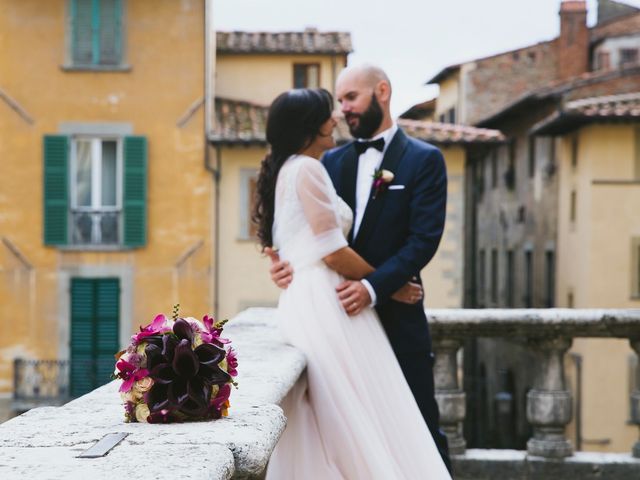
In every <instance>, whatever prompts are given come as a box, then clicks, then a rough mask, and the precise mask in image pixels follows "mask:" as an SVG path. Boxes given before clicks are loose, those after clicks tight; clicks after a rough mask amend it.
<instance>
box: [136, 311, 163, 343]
mask: <svg viewBox="0 0 640 480" xmlns="http://www.w3.org/2000/svg"><path fill="white" fill-rule="evenodd" d="M170 331H171V327H169V326H167V317H165V316H164V315H163V314H160V315H157V316H156V318H154V319H153V322H151V323H150V324H149V325H147V326H146V327H144V328H143V327H140V333H138V334H137V335H134V336H133V337H131V339H132V340H133V342H134V343H135V344H138V343H140V341H141V340H142V339H143V338H145V337H150V336H152V335H158V334H159V333H165V332H170Z"/></svg>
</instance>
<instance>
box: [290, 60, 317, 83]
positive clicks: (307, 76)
mask: <svg viewBox="0 0 640 480" xmlns="http://www.w3.org/2000/svg"><path fill="white" fill-rule="evenodd" d="M319 87H320V64H319V63H296V64H294V65H293V88H319Z"/></svg>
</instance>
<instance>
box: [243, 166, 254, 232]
mask: <svg viewBox="0 0 640 480" xmlns="http://www.w3.org/2000/svg"><path fill="white" fill-rule="evenodd" d="M257 185H258V171H257V170H255V169H243V170H241V171H240V212H241V216H242V217H241V218H240V239H241V240H252V239H255V238H256V235H257V233H258V226H257V225H256V224H255V223H254V222H253V221H252V220H251V217H252V216H253V208H254V205H255V198H256V187H257Z"/></svg>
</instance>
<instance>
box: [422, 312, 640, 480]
mask: <svg viewBox="0 0 640 480" xmlns="http://www.w3.org/2000/svg"><path fill="white" fill-rule="evenodd" d="M427 314H428V318H429V325H430V328H431V334H432V337H433V351H434V354H435V357H436V359H435V366H434V377H435V383H436V397H437V400H438V405H439V407H440V413H441V417H440V424H441V427H442V429H443V430H444V431H445V433H446V434H447V438H448V439H449V445H450V449H451V453H452V454H453V455H454V464H455V468H456V472H457V473H458V475H457V478H514V479H516V478H640V460H638V458H640V441H638V442H636V444H635V445H634V447H633V451H632V452H631V453H629V454H590V453H585V452H577V453H574V452H573V448H572V445H571V442H570V441H569V440H568V438H567V436H566V432H565V429H566V426H567V425H568V424H569V422H570V421H571V419H572V403H573V401H572V395H571V392H570V391H569V390H568V388H567V385H566V381H565V369H564V356H565V353H566V352H567V350H568V349H569V348H570V347H571V344H572V340H573V338H576V337H610V338H625V339H628V340H629V342H630V344H631V347H632V348H633V349H634V351H635V352H636V354H637V355H640V310H591V309H590V310H578V309H540V310H537V309H526V310H525V309H523V310H518V309H511V310H509V309H496V310H491V309H481V310H431V311H428V312H427ZM474 337H492V338H519V339H522V340H524V342H525V343H526V345H527V346H528V348H530V349H531V350H532V351H533V352H534V353H535V354H536V356H537V358H538V359H539V360H538V364H537V365H536V374H537V375H536V380H535V382H534V387H533V389H532V390H530V391H529V393H528V395H527V408H526V413H527V420H528V421H529V423H530V424H531V426H532V427H533V437H532V438H531V439H529V441H528V443H527V451H526V452H521V451H505V450H466V442H465V440H464V436H463V433H462V423H463V421H464V419H465V392H464V391H462V389H461V388H460V385H459V379H458V372H459V369H458V355H457V353H458V351H459V350H460V348H461V347H462V345H463V342H464V340H466V339H469V338H474ZM612 373H616V372H612ZM639 377H640V373H639ZM636 384H637V385H640V378H638V381H637V382H636ZM636 388H638V387H636ZM631 402H632V412H633V414H632V415H633V418H632V421H633V422H634V423H635V424H636V425H638V426H640V391H638V390H635V391H634V392H633V393H632V395H631ZM545 460H546V461H545ZM559 460H563V461H562V462H560V463H559V462H558V461H559ZM498 472H503V474H500V473H498ZM506 472H510V473H506ZM518 472H519V473H518Z"/></svg>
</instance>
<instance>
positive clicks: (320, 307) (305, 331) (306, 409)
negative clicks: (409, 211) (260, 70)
mask: <svg viewBox="0 0 640 480" xmlns="http://www.w3.org/2000/svg"><path fill="white" fill-rule="evenodd" d="M300 159H303V160H300ZM306 159H308V160H306ZM311 161H312V162H315V165H314V164H310V166H308V165H309V162H311ZM301 163H302V165H303V167H302V172H303V173H302V174H298V172H299V171H300V170H301V168H300V164H301ZM293 166H295V168H292V167H293ZM317 167H320V168H322V171H320V172H319V173H318V172H316V170H317ZM305 169H308V170H311V171H312V173H313V174H314V175H316V176H318V175H319V176H326V178H323V179H322V186H323V189H328V190H329V192H324V193H325V194H326V195H327V196H328V197H330V201H331V204H332V209H333V210H334V212H335V213H334V218H335V221H337V222H338V223H339V224H340V226H341V228H339V231H340V235H341V236H342V240H340V239H338V238H337V236H334V238H333V240H332V239H331V238H330V237H331V235H333V234H331V235H329V234H326V232H325V231H322V232H320V233H319V232H318V226H317V225H314V224H313V223H314V222H315V221H317V219H318V213H317V212H312V210H309V208H308V205H304V202H305V201H306V200H308V199H305V196H306V195H307V194H308V190H309V189H310V190H311V191H312V194H313V189H314V188H313V186H312V187H311V188H310V187H309V184H308V183H305V182H304V181H301V177H302V178H303V179H304V178H306V176H305V175H304V173H305ZM322 172H324V173H322ZM307 173H308V172H307ZM284 178H288V180H287V182H286V183H284V181H283V179H284ZM307 180H308V179H307ZM316 180H317V179H316ZM281 183H284V185H281ZM326 183H328V184H329V186H330V185H331V183H330V180H329V178H328V175H327V174H326V172H325V171H324V169H323V167H322V166H321V164H320V163H319V162H318V161H317V160H313V159H309V158H308V157H292V158H291V159H289V160H287V163H285V165H284V166H283V169H282V171H281V174H280V176H279V177H278V187H277V190H276V192H277V194H276V221H275V223H274V244H276V245H278V246H279V247H280V253H281V256H282V257H283V258H285V259H287V260H289V261H290V262H291V264H292V266H293V269H294V277H293V278H294V280H293V282H292V283H291V284H290V285H289V287H288V289H287V290H285V291H283V292H282V294H281V296H280V301H279V304H278V311H277V318H278V321H279V326H280V328H281V330H282V332H283V335H284V336H285V338H286V339H287V341H288V342H290V343H291V344H292V345H294V346H296V347H298V348H299V349H300V350H302V351H303V352H304V354H305V355H306V357H307V371H306V377H303V378H301V380H300V381H299V382H298V383H297V385H296V386H295V387H294V388H293V389H292V391H291V392H289V395H288V396H287V397H286V398H285V400H284V401H283V404H282V407H283V409H284V412H285V415H286V417H287V427H286V429H285V431H284V433H283V435H282V437H281V438H280V441H279V442H278V444H277V446H276V448H275V450H274V452H273V455H272V457H271V460H270V462H269V467H268V470H267V479H268V480H293V479H295V480H314V479H318V480H334V479H336V480H338V479H345V480H375V479H380V480H416V479H450V478H451V477H450V475H449V473H448V472H447V470H446V467H445V465H444V462H443V461H442V458H441V457H440V454H439V453H438V450H437V448H436V445H435V443H434V441H433V438H432V437H431V433H430V432H429V429H428V428H427V425H426V423H425V422H424V420H423V418H422V415H421V413H420V410H419V409H418V405H417V404H416V402H415V400H414V398H413V395H412V393H411V390H410V389H409V386H408V384H407V382H406V380H405V378H404V376H403V374H402V371H401V369H400V366H399V364H398V361H397V360H396V357H395V355H394V353H393V350H392V349H391V346H390V345H389V341H388V339H387V337H386V334H385V332H384V330H383V328H382V326H381V324H380V321H379V319H378V317H377V315H376V313H375V311H374V310H373V309H372V308H367V309H365V310H364V311H363V312H362V313H360V314H359V315H356V316H353V317H350V316H348V315H347V314H346V313H345V311H344V310H343V308H342V305H341V304H340V302H339V300H338V297H337V294H336V291H335V287H336V286H337V285H338V284H339V283H340V282H342V280H343V278H342V277H341V276H340V275H338V274H337V273H335V272H334V271H332V270H330V269H329V268H328V267H326V266H325V264H324V263H323V262H322V260H321V258H322V257H323V256H325V255H326V254H327V253H330V252H331V251H335V249H336V248H335V247H336V246H338V248H341V247H340V246H339V245H342V246H344V245H346V241H345V240H344V235H343V234H342V232H343V231H344V230H347V231H348V227H349V225H350V221H351V216H350V209H349V207H348V206H346V204H344V203H343V202H341V201H340V200H339V199H337V195H336V194H335V191H333V189H332V188H329V187H327V186H326V185H325V184H326ZM286 185H294V186H297V187H298V188H297V189H295V190H294V191H297V193H298V195H296V196H295V197H293V198H292V197H291V196H289V195H287V194H286V191H287V188H286ZM301 186H303V187H305V188H306V189H307V191H305V192H303V191H302V190H301V189H300V187H301ZM290 193H291V191H290ZM334 197H336V198H334ZM296 199H297V200H296ZM300 200H301V201H302V203H303V205H302V206H301V210H302V213H301V212H298V213H299V214H300V213H301V217H302V218H304V219H306V221H307V222H310V223H311V225H307V226H306V227H303V226H301V225H297V227H298V228H293V229H292V228H290V227H291V224H292V222H293V225H295V224H296V223H297V222H300V221H302V220H301V219H300V218H298V220H296V218H297V217H296V214H295V212H293V211H291V210H290V209H289V207H291V204H292V203H293V204H295V203H296V202H298V203H300ZM323 200H326V199H324V197H323ZM345 207H346V208H345ZM294 210H295V208H294ZM278 213H280V214H283V213H284V214H285V216H279V215H278ZM321 222H323V224H325V223H326V218H325V219H323V220H321ZM329 223H331V222H329ZM345 223H346V225H345ZM321 230H322V229H321ZM283 234H286V235H284V236H283ZM318 238H321V239H322V241H323V242H324V243H327V242H328V243H329V244H331V242H334V245H333V246H332V247H331V246H330V245H329V246H327V247H326V249H328V250H329V252H323V249H324V248H325V246H321V247H318V245H317V244H316V240H317V239H318ZM331 248H333V250H331ZM310 252H315V253H316V254H314V255H310ZM318 254H319V255H320V256H319V257H318Z"/></svg>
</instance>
